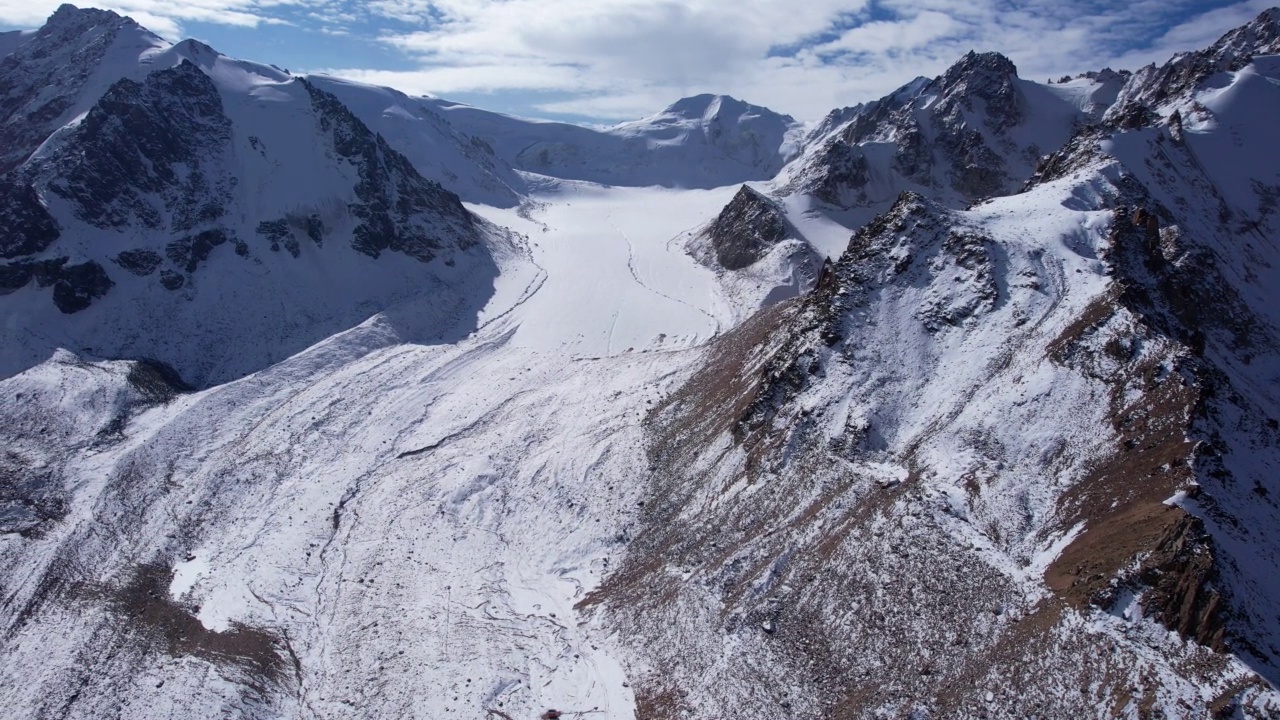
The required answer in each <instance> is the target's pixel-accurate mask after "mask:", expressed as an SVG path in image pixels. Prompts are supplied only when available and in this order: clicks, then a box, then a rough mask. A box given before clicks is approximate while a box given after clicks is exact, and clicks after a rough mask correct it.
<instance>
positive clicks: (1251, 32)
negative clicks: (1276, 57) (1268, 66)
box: [1206, 7, 1280, 65]
mask: <svg viewBox="0 0 1280 720" xmlns="http://www.w3.org/2000/svg"><path fill="white" fill-rule="evenodd" d="M1206 52H1207V53H1208V54H1209V56H1210V57H1211V58H1212V59H1213V60H1214V61H1215V62H1218V63H1224V62H1225V63H1227V64H1228V65H1231V64H1235V63H1236V61H1238V60H1244V59H1245V58H1252V57H1253V56H1254V55H1273V54H1276V53H1280V8H1274V7H1273V8H1268V9H1267V10H1263V11H1262V12H1261V13H1260V14H1259V15H1258V17H1256V18H1254V19H1253V20H1251V21H1249V22H1248V23H1246V24H1244V25H1241V26H1240V27H1238V28H1236V29H1234V30H1231V31H1230V32H1228V33H1226V34H1225V35H1223V36H1222V37H1221V38H1218V41H1217V42H1216V43H1214V44H1213V46H1212V47H1210V48H1209V49H1208V50H1207V51H1206ZM1244 61H1245V62H1247V60H1244Z"/></svg>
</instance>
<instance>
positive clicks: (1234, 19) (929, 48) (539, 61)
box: [0, 0, 1276, 119]
mask: <svg viewBox="0 0 1280 720" xmlns="http://www.w3.org/2000/svg"><path fill="white" fill-rule="evenodd" d="M58 2H59V0H0V22H4V23H9V24H17V25H38V24H39V23H40V22H42V21H43V19H44V17H46V16H47V15H48V14H49V13H50V12H52V11H53V9H54V8H55V7H56V6H57V4H58ZM1270 2H1276V0H1243V1H1240V2H1230V0H1228V1H1227V2H1225V3H1224V2H1221V0H1219V1H1218V2H1217V3H1215V2H1213V0H1210V2H1205V0H1133V1H1132V2H1126V3H1117V2H1114V0H809V1H808V2H794V1H793V0H373V1H372V2H367V3H358V2H354V1H352V0H187V1H186V2H183V3H174V2H171V0H110V1H109V2H107V3H106V4H107V6H108V7H111V8H112V9H115V10H118V11H120V12H123V13H127V14H130V15H132V16H134V18H135V19H137V20H139V21H140V22H142V23H143V24H144V25H146V26H148V27H150V28H151V29H153V30H155V31H157V32H159V33H161V34H163V35H166V36H167V37H171V38H175V39H176V36H177V35H178V34H179V33H180V31H181V25H182V24H183V23H184V22H209V23H218V24H222V25H229V26H238V27H246V28H252V27H257V26H259V25H261V24H263V23H276V22H281V21H282V19H283V18H285V17H288V18H290V19H291V20H292V21H296V22H299V23H303V24H308V23H309V25H308V26H307V27H308V29H310V30H313V31H319V32H328V33H344V32H345V33H350V34H351V35H354V36H357V37H360V36H364V37H368V38H371V39H376V41H377V42H380V43H381V44H382V45H383V46H384V47H386V48H388V49H390V50H392V51H394V52H397V53H399V54H400V55H401V56H402V57H403V58H404V59H405V60H407V61H409V62H410V63H411V64H412V65H414V66H416V67H414V68H413V69H411V70H407V71H405V70H403V69H401V70H396V71H392V70H387V69H380V68H377V67H369V65H370V64H372V63H371V62H370V61H368V60H363V61H349V62H348V63H343V61H342V60H341V59H340V58H337V57H335V58H333V59H332V62H331V63H329V66H330V69H329V70H328V71H327V72H331V73H333V74H337V75H342V76H345V77H350V78H353V79H357V80H362V81H366V82H377V83H380V84H386V85H391V86H394V87H398V88H400V89H403V90H405V91H407V92H413V93H429V94H437V95H449V94H475V93H494V94H503V93H505V94H507V95H509V96H511V97H516V96H519V97H520V98H523V100H522V102H525V103H526V105H525V112H567V113H576V114H581V115H585V116H591V117H597V118H614V119H625V118H631V117H637V116H640V115H645V114H649V113H652V112H654V111H656V110H658V109H660V108H661V107H663V106H665V105H667V104H669V103H670V102H672V101H674V100H676V99H678V98H680V97H683V96H687V95H691V94H695V93H701V92H715V93H727V94H732V95H735V96H738V97H741V98H743V99H745V100H749V101H751V102H755V103H759V104H764V105H768V106H770V107H773V108H775V109H777V110H779V111H783V112H789V113H791V114H793V115H795V116H796V117H798V118H801V119H815V118H817V117H819V116H821V115H822V114H824V113H825V112H826V111H828V110H829V109H831V108H832V107H837V106H840V105H847V104H853V103H855V102H860V101H864V100H870V99H874V98H876V97H879V96H881V95H883V94H885V93H887V92H889V91H891V90H893V89H894V88H896V87H898V86H899V85H901V84H902V83H905V82H907V81H909V80H910V79H912V78H913V77H916V76H918V75H927V76H933V75H937V74H938V73H940V72H942V71H943V70H945V69H946V67H947V66H948V65H950V64H951V63H953V62H954V61H955V60H956V59H957V58H959V57H960V56H961V55H963V54H964V53H965V52H967V51H969V50H971V49H973V50H979V51H985V50H997V51H999V52H1002V53H1004V54H1005V55H1008V56H1009V57H1010V58H1011V59H1012V60H1013V61H1014V62H1015V63H1016V64H1017V65H1018V68H1019V71H1020V73H1021V74H1022V76H1023V77H1029V78H1034V79H1040V80H1043V79H1044V78H1047V77H1057V76H1059V75H1063V74H1074V73H1077V72H1080V71H1083V70H1089V69H1097V68H1100V67H1102V66H1105V65H1111V66H1113V67H1131V68H1132V67H1136V66H1137V65H1141V64H1145V63H1147V62H1150V61H1153V60H1164V59H1166V58H1167V57H1168V56H1169V55H1171V54H1172V53H1173V52H1175V51H1179V50H1186V49H1193V48H1197V47H1203V46H1205V45H1207V44H1209V43H1211V42H1212V41H1213V40H1214V39H1215V38H1217V37H1218V36H1219V35H1220V34H1221V33H1222V32H1224V31H1226V30H1228V29H1230V28H1231V27H1234V26H1237V25H1239V24H1241V23H1244V22H1247V21H1248V20H1249V19H1251V18H1252V17H1254V16H1256V15H1257V13H1258V12H1260V11H1261V10H1262V9H1264V8H1265V6H1266V5H1267V4H1269V3H1270ZM254 59H259V60H265V61H275V62H279V63H287V64H291V65H296V64H298V63H296V62H295V61H294V60H293V59H292V58H289V57H280V58H270V57H268V58H254ZM352 65H355V67H352ZM538 93H544V94H545V95H544V97H543V99H538V97H537V94H538ZM530 97H533V98H534V99H533V100H531V101H530V100H528V98H530ZM499 104H500V103H499Z"/></svg>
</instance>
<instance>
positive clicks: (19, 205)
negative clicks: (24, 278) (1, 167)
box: [0, 175, 61, 259]
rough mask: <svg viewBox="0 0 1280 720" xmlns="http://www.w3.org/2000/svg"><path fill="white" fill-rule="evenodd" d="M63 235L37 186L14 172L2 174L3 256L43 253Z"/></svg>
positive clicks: (0, 240) (0, 246)
mask: <svg viewBox="0 0 1280 720" xmlns="http://www.w3.org/2000/svg"><path fill="white" fill-rule="evenodd" d="M60 234H61V231H60V230H59V228H58V222H57V221H56V220H54V219H53V216H52V215H50V214H49V210H48V209H47V208H45V206H44V203H42V202H40V196H39V194H38V193H36V189H35V188H34V187H32V186H31V185H30V184H28V183H25V182H22V181H21V180H19V179H18V178H16V177H13V176H12V175H2V176H0V258H6V259H7V258H16V257H22V256H24V255H33V254H35V253H38V252H43V251H44V250H45V249H46V248H48V247H49V246H50V245H52V244H53V243H54V241H55V240H57V239H58V236H59V235H60Z"/></svg>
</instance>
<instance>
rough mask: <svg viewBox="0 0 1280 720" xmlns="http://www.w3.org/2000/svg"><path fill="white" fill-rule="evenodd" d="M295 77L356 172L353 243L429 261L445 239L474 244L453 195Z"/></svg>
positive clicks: (311, 227) (373, 253) (462, 210)
mask: <svg viewBox="0 0 1280 720" xmlns="http://www.w3.org/2000/svg"><path fill="white" fill-rule="evenodd" d="M300 82H302V83H303V85H304V86H305V87H306V89H307V92H308V93H309V94H310V95H311V101H312V105H313V107H314V108H315V111H316V115H317V116H318V117H319V118H320V128H321V130H322V131H324V132H325V133H329V136H330V138H331V139H332V142H333V147H334V150H335V151H336V152H337V154H338V156H339V157H342V158H345V159H346V160H347V161H348V162H350V163H351V164H352V165H354V166H355V168H356V170H357V172H358V173H359V175H360V181H359V183H358V184H357V185H356V188H355V190H356V197H357V198H358V202H354V203H352V204H351V205H350V206H349V209H350V211H351V215H352V216H353V217H355V218H357V219H358V220H359V223H358V224H357V225H356V227H355V229H354V231H353V234H354V236H355V237H354V240H353V241H352V246H353V247H355V248H356V249H357V250H359V251H360V252H362V253H364V254H366V255H369V256H371V257H375V258H376V257H378V255H379V254H381V253H382V252H383V251H384V250H392V251H395V252H402V253H404V254H406V255H410V256H412V257H415V258H417V259H419V260H422V261H423V262H429V261H430V260H432V259H433V258H434V257H436V255H437V254H438V253H439V252H440V251H441V249H442V248H444V247H445V246H446V245H455V244H456V245H457V246H458V247H459V248H460V249H466V248H468V247H470V246H471V245H473V244H475V242H476V232H475V228H474V224H473V221H472V218H471V214H470V213H468V212H467V211H466V209H465V208H463V207H462V202H461V201H460V200H459V199H458V196H457V195H454V194H453V193H451V192H449V191H448V190H445V189H444V188H443V187H441V186H440V185H439V184H438V183H434V182H431V181H430V180H426V179H425V178H423V177H422V176H421V175H419V174H418V172H417V171H416V170H415V169H414V168H413V165H412V164H410V163H409V161H408V160H407V159H406V158H405V157H404V156H403V155H401V154H400V153H398V152H396V151H395V150H393V149H391V147H390V146H389V145H387V143H386V141H385V140H383V139H382V137H381V136H377V135H374V134H373V133H372V132H370V131H369V128H368V127H367V126H366V125H365V124H364V123H363V122H361V121H360V120H359V118H357V117H356V116H355V115H354V114H352V113H351V111H350V110H348V109H347V107H346V106H345V105H343V104H342V103H341V102H339V101H338V99H337V98H336V97H334V96H333V95H332V94H330V93H327V92H325V91H323V90H320V89H319V88H317V87H316V86H315V85H313V84H311V83H309V82H307V81H306V80H301V81H300ZM316 222H318V221H316ZM313 230H314V231H315V232H316V233H318V232H319V226H318V225H314V224H309V225H308V234H309V235H310V234H311V233H312V231H313ZM268 231H269V232H272V231H271V230H270V228H268ZM259 232H261V229H260V230H259Z"/></svg>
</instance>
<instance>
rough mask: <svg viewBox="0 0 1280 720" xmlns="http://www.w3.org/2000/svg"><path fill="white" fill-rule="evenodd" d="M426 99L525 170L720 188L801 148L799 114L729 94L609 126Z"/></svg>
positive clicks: (764, 171) (764, 173) (764, 172)
mask: <svg viewBox="0 0 1280 720" xmlns="http://www.w3.org/2000/svg"><path fill="white" fill-rule="evenodd" d="M422 102H423V103H425V104H428V105H430V106H432V107H434V108H435V109H437V110H438V111H439V112H440V114H441V115H444V116H445V117H446V118H448V119H449V121H450V122H451V123H452V124H454V125H455V126H456V127H458V128H460V129H461V130H462V131H463V132H465V133H467V134H469V135H471V136H474V137H476V138H480V139H482V140H484V141H485V142H486V143H487V144H489V145H490V146H491V147H492V148H493V149H494V152H495V153H497V155H498V156H499V157H501V158H503V159H505V160H506V161H507V162H509V163H511V165H513V166H514V167H516V168H518V169H520V170H525V171H528V172H533V173H538V174H540V175H548V176H551V177H556V178H563V179H569V180H585V181H589V182H595V183H602V184H606V185H624V186H644V185H661V186H663V187H669V188H713V187H722V186H724V185H733V184H736V183H742V182H746V181H751V180H768V179H769V178H772V177H773V176H774V175H775V174H776V173H777V172H778V170H779V169H781V168H782V166H783V165H784V164H785V163H786V162H787V161H789V160H790V159H791V158H792V157H793V156H794V155H795V153H796V151H797V148H798V144H799V139H800V135H801V128H800V126H799V124H798V123H796V121H795V120H793V119H792V118H791V117H789V116H786V115H779V114H778V113H775V112H773V111H772V110H769V109H768V108H763V107H760V106H758V105H751V104H749V103H745V102H742V101H740V100H736V99H734V98H731V97H728V96H725V95H698V96H696V97H691V98H685V99H683V100H680V101H678V102H676V103H675V104H673V105H672V106H671V107H668V108H667V109H665V110H663V111H662V112H660V113H658V114H656V115H653V116H651V117H647V118H644V119H643V120H636V121H634V122H628V123H622V124H620V125H615V126H613V127H609V128H604V129H593V128H587V127H582V126H579V125H569V124H565V123H556V122H541V121H536V120H525V119H521V118H515V117H511V116H508V115H501V114H498V113H493V112H489V111H486V110H480V109H478V108H474V107H470V106H467V105H460V104H457V103H452V102H449V101H446V100H436V99H423V100H422Z"/></svg>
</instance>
